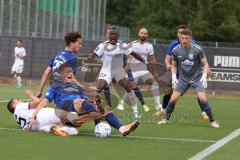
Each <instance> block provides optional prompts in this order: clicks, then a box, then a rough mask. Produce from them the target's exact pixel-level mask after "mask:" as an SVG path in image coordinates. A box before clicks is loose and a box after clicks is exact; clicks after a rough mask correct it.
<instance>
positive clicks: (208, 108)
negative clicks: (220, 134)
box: [201, 102, 214, 122]
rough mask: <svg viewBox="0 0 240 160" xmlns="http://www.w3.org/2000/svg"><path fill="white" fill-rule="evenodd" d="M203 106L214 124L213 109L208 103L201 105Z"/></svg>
mask: <svg viewBox="0 0 240 160" xmlns="http://www.w3.org/2000/svg"><path fill="white" fill-rule="evenodd" d="M201 106H202V107H203V110H204V111H205V112H206V114H207V115H208V118H209V121H210V122H213V121H214V118H213V113H212V109H211V107H210V105H209V104H208V102H203V103H201Z"/></svg>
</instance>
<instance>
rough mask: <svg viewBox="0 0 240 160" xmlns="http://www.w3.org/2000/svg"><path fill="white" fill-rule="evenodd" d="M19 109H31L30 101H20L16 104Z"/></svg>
mask: <svg viewBox="0 0 240 160" xmlns="http://www.w3.org/2000/svg"><path fill="white" fill-rule="evenodd" d="M16 108H17V109H18V110H21V111H22V110H29V102H26V103H20V104H18V105H17V106H16Z"/></svg>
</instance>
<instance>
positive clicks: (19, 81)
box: [17, 76, 22, 87]
mask: <svg viewBox="0 0 240 160" xmlns="http://www.w3.org/2000/svg"><path fill="white" fill-rule="evenodd" d="M17 86H18V87H22V79H21V77H20V76H18V77H17Z"/></svg>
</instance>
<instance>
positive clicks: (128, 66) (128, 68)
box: [124, 55, 132, 72]
mask: <svg viewBox="0 0 240 160" xmlns="http://www.w3.org/2000/svg"><path fill="white" fill-rule="evenodd" d="M131 60H132V56H131V55H129V56H128V59H127V63H126V64H125V65H124V70H125V71H126V72H128V71H129V70H130V63H131Z"/></svg>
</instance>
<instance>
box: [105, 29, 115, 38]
mask: <svg viewBox="0 0 240 160" xmlns="http://www.w3.org/2000/svg"><path fill="white" fill-rule="evenodd" d="M114 28H115V27H113V26H108V27H107V30H106V37H107V39H109V33H110V30H111V29H114Z"/></svg>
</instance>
